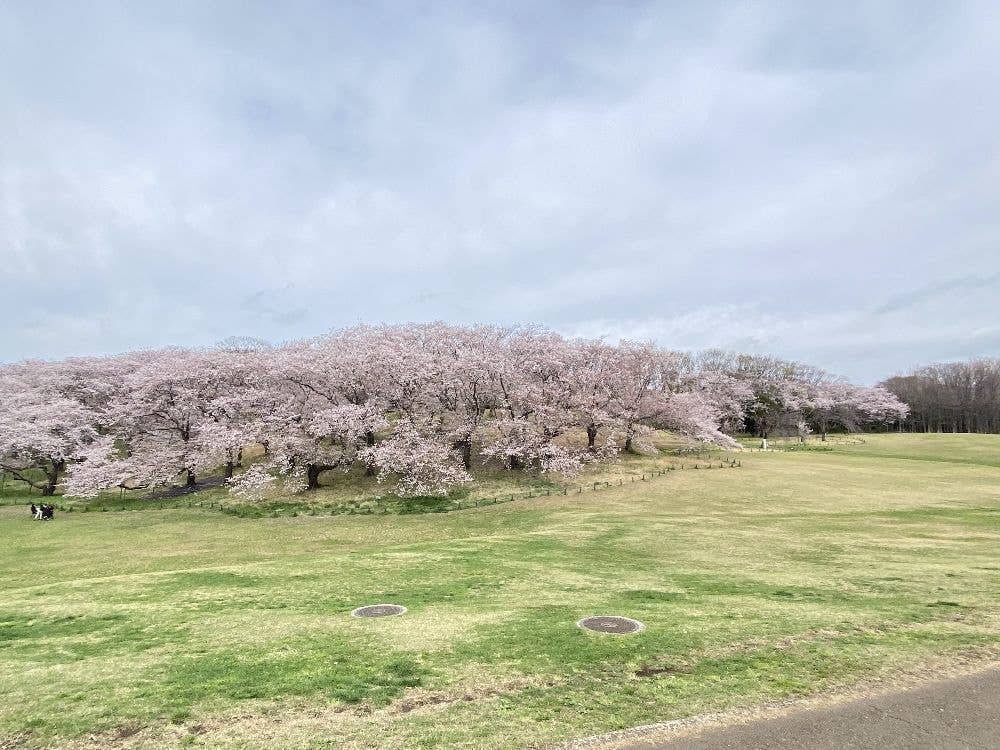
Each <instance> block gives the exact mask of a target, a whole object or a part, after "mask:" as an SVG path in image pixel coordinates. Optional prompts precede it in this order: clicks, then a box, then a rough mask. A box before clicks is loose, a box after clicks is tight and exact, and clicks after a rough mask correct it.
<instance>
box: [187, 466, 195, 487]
mask: <svg viewBox="0 0 1000 750" xmlns="http://www.w3.org/2000/svg"><path fill="white" fill-rule="evenodd" d="M195 484H197V482H195V476H194V472H193V471H191V469H188V470H187V482H186V485H187V486H188V487H194V486H195Z"/></svg>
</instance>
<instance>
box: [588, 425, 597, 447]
mask: <svg viewBox="0 0 1000 750" xmlns="http://www.w3.org/2000/svg"><path fill="white" fill-rule="evenodd" d="M596 443H597V425H596V424H594V423H593V422H591V423H590V424H588V425H587V447H588V448H589V449H590V450H596V448H595V447H594V446H595V445H596Z"/></svg>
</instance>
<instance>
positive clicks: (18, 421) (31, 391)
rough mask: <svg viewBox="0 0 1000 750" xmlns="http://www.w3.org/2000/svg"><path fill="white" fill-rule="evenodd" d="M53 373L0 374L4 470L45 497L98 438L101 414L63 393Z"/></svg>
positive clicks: (46, 368) (29, 369)
mask: <svg viewBox="0 0 1000 750" xmlns="http://www.w3.org/2000/svg"><path fill="white" fill-rule="evenodd" d="M54 369H55V368H53V367H52V366H50V365H46V364H43V363H37V364H36V365H35V366H34V367H33V366H32V365H31V364H27V365H26V366H22V367H19V368H17V370H16V371H15V370H14V369H13V368H11V369H8V370H7V371H6V372H2V373H0V470H2V471H5V472H7V473H9V474H10V475H11V476H13V477H14V478H16V479H20V480H22V481H24V482H26V483H27V484H28V485H30V486H31V487H34V488H36V489H39V490H41V491H42V494H43V495H46V496H51V495H53V494H55V491H56V487H57V485H58V484H59V482H60V480H61V479H62V475H63V472H64V471H65V469H66V466H67V464H68V463H69V462H70V461H71V460H72V459H73V458H74V457H76V456H78V455H79V454H80V452H81V451H82V450H84V449H85V448H86V447H87V446H89V445H90V444H91V443H93V442H94V440H95V439H96V438H97V436H98V435H97V429H96V425H97V414H96V413H95V412H94V411H93V410H92V409H91V408H89V407H88V406H86V405H84V404H83V403H81V402H80V401H78V400H77V399H75V398H71V397H67V396H66V395H65V394H64V393H61V392H60V389H59V388H58V387H57V380H58V379H57V378H53V377H52V375H53V374H54V373H53V370H54ZM38 474H41V475H42V477H43V478H42V479H39V478H38V476H37V475H38Z"/></svg>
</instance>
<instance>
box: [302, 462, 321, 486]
mask: <svg viewBox="0 0 1000 750" xmlns="http://www.w3.org/2000/svg"><path fill="white" fill-rule="evenodd" d="M321 471H323V468H322V467H321V466H320V465H319V464H309V465H308V466H307V467H306V482H307V483H308V489H310V490H318V489H319V474H320V472H321Z"/></svg>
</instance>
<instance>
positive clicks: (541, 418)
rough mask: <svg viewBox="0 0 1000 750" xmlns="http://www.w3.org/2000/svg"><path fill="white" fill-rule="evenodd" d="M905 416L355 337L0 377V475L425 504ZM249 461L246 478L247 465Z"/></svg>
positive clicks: (751, 381)
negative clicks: (330, 489)
mask: <svg viewBox="0 0 1000 750" xmlns="http://www.w3.org/2000/svg"><path fill="white" fill-rule="evenodd" d="M901 414H905V407H904V406H903V405H902V404H900V402H898V401H897V400H896V399H895V398H894V397H892V396H891V395H890V394H888V393H887V392H886V391H884V390H883V389H879V388H861V387H857V386H853V385H850V384H848V383H846V382H843V381H840V380H837V379H835V378H831V377H829V376H827V375H825V374H823V373H821V372H820V371H818V370H815V369H813V368H807V367H804V366H801V365H797V364H794V363H789V362H783V361H781V360H777V359H774V358H769V357H758V356H751V355H738V354H729V353H724V352H708V353H705V354H701V355H696V356H692V355H688V354H683V353H678V352H672V351H666V350H663V349H659V348H657V347H655V346H653V345H649V344H635V343H621V344H618V345H611V344H608V343H605V342H602V341H592V340H586V341H580V340H567V339H565V338H563V337H561V336H559V335H557V334H554V333H551V332H548V331H544V330H541V329H536V328H532V327H496V326H476V327H462V326H451V325H446V324H443V323H434V324H408V325H386V326H377V327H372V326H358V327H354V328H349V329H344V330H340V331H336V332H334V333H331V334H329V335H327V336H323V337H320V338H317V339H311V340H307V341H300V342H294V343H291V344H288V345H284V346H281V347H276V348H271V347H266V346H260V345H255V344H253V342H245V341H230V342H227V343H226V344H225V345H223V346H219V347H216V348H214V349H209V350H191V349H164V350H157V351H143V352H133V353H129V354H125V355H120V356H115V357H102V358H82V359H69V360H65V361H62V362H38V361H28V362H22V363H18V364H13V365H7V366H4V367H0V469H3V470H4V471H7V472H9V473H10V474H11V475H13V476H14V477H17V478H22V479H24V480H25V481H27V482H29V483H30V484H32V485H33V486H36V487H38V488H39V489H41V490H42V491H43V493H44V494H49V495H51V494H53V493H54V492H55V491H56V488H57V486H59V485H60V484H62V485H63V487H64V490H65V492H67V493H68V494H73V495H81V496H90V495H95V494H97V493H99V492H102V491H104V490H107V489H110V488H115V487H121V486H128V487H151V486H156V485H163V484H168V483H170V482H174V481H177V479H178V477H180V478H181V479H182V481H183V482H185V483H187V484H190V485H194V484H195V483H196V480H197V478H198V477H199V476H201V475H204V474H206V473H215V472H221V473H223V474H224V475H225V477H226V478H227V480H228V482H229V483H230V486H231V488H232V489H233V491H235V492H238V493H242V494H244V495H247V496H251V497H252V496H255V495H257V494H260V493H262V492H264V491H266V490H267V488H269V487H274V486H275V483H278V484H279V485H280V487H281V491H283V492H294V491H300V490H309V489H314V488H316V487H318V486H319V481H320V475H321V474H322V473H323V472H328V471H331V470H342V471H351V470H352V469H357V470H358V471H364V472H366V473H368V474H371V475H374V476H376V477H377V478H378V480H379V481H380V482H393V483H394V490H395V491H396V492H397V493H399V494H401V495H423V494H441V493H444V492H447V491H448V489H449V488H451V487H453V486H455V485H459V484H462V483H465V482H469V481H471V479H472V475H471V470H472V468H473V466H474V464H475V463H476V462H490V463H493V464H495V465H499V466H503V467H506V468H508V469H510V470H512V471H525V472H542V473H545V472H554V473H558V474H561V475H566V476H572V475H574V474H576V473H577V472H579V471H580V470H581V469H582V468H583V467H584V466H585V465H586V464H588V463H590V462H593V461H601V460H608V459H611V458H613V457H614V456H615V455H616V454H617V453H618V452H620V451H622V450H624V451H639V452H642V451H648V450H651V449H652V446H651V443H650V436H651V435H652V433H653V432H654V431H655V430H657V429H668V430H673V431H675V432H678V433H680V434H682V435H686V436H688V437H690V438H691V439H693V440H697V441H704V442H710V443H715V444H718V445H722V446H726V447H733V448H735V447H737V443H736V442H735V441H734V440H733V439H732V437H730V434H731V433H734V432H736V431H739V430H742V429H744V428H750V429H752V430H754V431H756V432H757V433H758V434H760V435H761V436H762V437H764V438H765V439H766V438H767V436H768V435H769V434H770V433H771V432H772V431H774V430H775V429H778V428H779V427H782V426H784V425H786V424H805V423H806V422H808V423H811V424H813V425H814V426H815V427H816V428H817V429H819V430H820V431H821V432H823V433H824V434H825V432H826V430H827V428H828V427H829V426H830V425H832V424H837V425H840V426H843V427H845V428H848V429H857V428H858V427H860V426H861V425H863V424H866V423H871V422H885V421H890V420H894V419H898V418H899V417H900V415H901ZM251 447H254V448H255V450H254V451H253V459H252V460H250V459H249V458H248V457H247V454H249V453H250V451H249V449H250V448H251Z"/></svg>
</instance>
